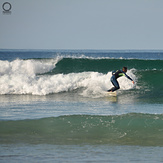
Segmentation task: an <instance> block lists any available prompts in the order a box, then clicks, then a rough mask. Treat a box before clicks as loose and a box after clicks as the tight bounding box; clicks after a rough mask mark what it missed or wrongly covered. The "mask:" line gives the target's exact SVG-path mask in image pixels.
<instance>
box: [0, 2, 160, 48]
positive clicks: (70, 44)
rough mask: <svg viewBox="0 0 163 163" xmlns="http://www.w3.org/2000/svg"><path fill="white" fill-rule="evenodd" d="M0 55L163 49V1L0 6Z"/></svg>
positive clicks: (16, 3) (46, 3) (25, 3)
mask: <svg viewBox="0 0 163 163" xmlns="http://www.w3.org/2000/svg"><path fill="white" fill-rule="evenodd" d="M4 2H9V3H10V4H11V6H12V8H11V14H5V13H3V4H4ZM4 7H5V8H6V9H7V8H8V6H7V5H5V6H4ZM0 49H108V50H109V49H113V50H119V49H163V0H8V1H6V0H0Z"/></svg>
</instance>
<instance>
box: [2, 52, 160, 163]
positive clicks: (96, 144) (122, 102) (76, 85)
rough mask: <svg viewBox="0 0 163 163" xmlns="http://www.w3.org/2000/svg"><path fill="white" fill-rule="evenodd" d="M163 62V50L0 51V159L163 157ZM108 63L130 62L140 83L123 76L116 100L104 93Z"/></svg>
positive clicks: (134, 159)
mask: <svg viewBox="0 0 163 163" xmlns="http://www.w3.org/2000/svg"><path fill="white" fill-rule="evenodd" d="M126 59H127V61H126ZM134 59H136V60H134ZM137 60H139V61H137ZM162 60H163V51H96V50H89V51H88V50H82V51H81V50H43V51H42V50H35V51H32V50H0V162H119V163H120V162H150V163H155V162H163V156H162V153H163V143H162V142H163V141H162V140H163V127H162V124H163V116H162V115H163V110H162V108H163V92H162V90H161V88H162V84H159V82H157V81H155V80H154V79H156V77H157V79H158V80H159V78H161V77H162V73H163V72H162V67H161V65H162ZM128 61H131V62H132V63H134V64H133V66H132V65H130V62H128ZM148 61H149V62H148ZM69 62H70V63H71V65H69V64H68V63H69ZM103 63H109V64H112V65H114V67H117V69H119V68H120V67H121V64H123V63H125V64H128V66H129V70H128V72H127V73H128V75H129V76H131V77H132V78H133V79H134V81H135V85H132V83H131V82H130V81H129V80H127V79H125V78H123V77H122V78H121V79H119V83H120V84H121V89H120V90H119V91H118V92H117V97H109V96H108V95H106V94H105V90H107V89H108V88H109V87H111V86H112V85H111V83H110V77H111V67H109V65H108V66H107V65H106V68H107V67H108V70H104V68H105V67H104V68H103ZM114 63H115V64H114ZM142 63H144V65H143V64H142ZM149 63H150V64H149ZM155 63H156V64H157V65H156V64H155ZM90 64H91V66H90ZM138 64H140V66H141V68H139V69H138V67H139V65H138ZM151 64H152V65H153V67H152V66H151V67H150V66H149V65H151ZM78 65H79V66H78ZM146 65H148V67H147V66H146ZM93 66H94V67H93ZM104 66H105V65H104ZM143 66H144V67H143ZM73 67H75V68H73ZM64 68H65V69H64ZM68 68H69V70H68ZM107 71H108V72H107ZM158 76H159V77H158ZM161 80H162V79H161ZM153 83H154V84H153ZM155 83H157V85H156V86H155ZM156 90H160V91H159V93H157V91H156Z"/></svg>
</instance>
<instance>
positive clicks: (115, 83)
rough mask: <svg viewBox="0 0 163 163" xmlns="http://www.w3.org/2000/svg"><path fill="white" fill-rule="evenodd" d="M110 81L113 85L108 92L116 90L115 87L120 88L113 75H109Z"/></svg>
mask: <svg viewBox="0 0 163 163" xmlns="http://www.w3.org/2000/svg"><path fill="white" fill-rule="evenodd" d="M111 82H112V84H113V85H114V87H113V88H111V89H110V90H108V92H114V91H116V90H117V89H119V88H120V87H119V83H118V81H117V80H116V79H115V77H114V76H112V77H111Z"/></svg>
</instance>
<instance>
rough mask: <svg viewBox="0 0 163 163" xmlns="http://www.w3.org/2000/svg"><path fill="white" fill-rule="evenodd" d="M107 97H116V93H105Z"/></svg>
mask: <svg viewBox="0 0 163 163" xmlns="http://www.w3.org/2000/svg"><path fill="white" fill-rule="evenodd" d="M107 95H109V96H114V97H116V96H117V92H116V91H115V92H107Z"/></svg>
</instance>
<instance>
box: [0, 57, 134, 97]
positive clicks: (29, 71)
mask: <svg viewBox="0 0 163 163" xmlns="http://www.w3.org/2000/svg"><path fill="white" fill-rule="evenodd" d="M60 59H61V58H57V59H53V60H47V61H46V62H45V60H44V61H41V60H40V61H39V60H15V61H12V62H8V61H0V94H33V95H48V94H50V93H59V92H65V91H66V92H68V91H72V90H75V89H81V88H83V89H81V91H80V95H82V96H84V97H93V98H96V97H101V96H104V92H105V91H106V90H108V89H110V88H111V87H112V84H111V82H110V77H111V72H108V73H107V74H103V73H98V72H82V73H69V74H57V75H37V74H38V73H45V72H49V71H50V70H52V69H53V68H55V65H56V63H57V62H58V61H59V60H60ZM128 75H129V76H131V78H133V79H135V75H134V74H133V71H132V70H129V71H128ZM118 80H119V83H120V87H121V89H122V90H126V89H131V88H133V84H132V82H131V81H130V80H128V79H126V78H125V77H122V78H119V79H118Z"/></svg>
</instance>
